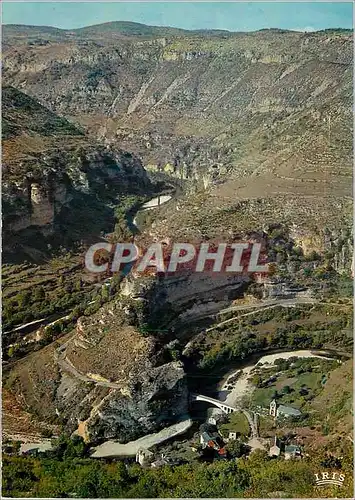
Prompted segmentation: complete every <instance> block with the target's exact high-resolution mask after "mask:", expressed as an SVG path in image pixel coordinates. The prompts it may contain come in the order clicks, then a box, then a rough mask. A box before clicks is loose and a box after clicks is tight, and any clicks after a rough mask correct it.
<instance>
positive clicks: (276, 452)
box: [269, 436, 281, 457]
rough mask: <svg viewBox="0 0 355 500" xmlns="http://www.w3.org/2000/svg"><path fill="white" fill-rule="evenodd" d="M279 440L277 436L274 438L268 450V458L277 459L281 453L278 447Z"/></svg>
mask: <svg viewBox="0 0 355 500" xmlns="http://www.w3.org/2000/svg"><path fill="white" fill-rule="evenodd" d="M279 444H280V443H279V440H278V439H277V436H275V438H274V444H273V445H272V446H271V447H270V450H269V456H270V457H279V456H280V453H281V448H280V446H279Z"/></svg>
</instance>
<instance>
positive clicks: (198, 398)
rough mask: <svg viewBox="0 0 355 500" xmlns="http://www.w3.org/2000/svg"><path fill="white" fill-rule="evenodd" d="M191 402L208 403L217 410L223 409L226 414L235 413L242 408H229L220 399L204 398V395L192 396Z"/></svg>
mask: <svg viewBox="0 0 355 500" xmlns="http://www.w3.org/2000/svg"><path fill="white" fill-rule="evenodd" d="M190 401H206V402H207V403H211V404H212V405H214V406H217V408H219V409H221V410H222V411H223V412H224V413H228V414H229V413H233V412H234V411H239V410H240V408H234V407H233V406H228V405H226V404H225V403H223V401H219V400H218V399H214V398H210V397H209V396H204V395H203V394H190Z"/></svg>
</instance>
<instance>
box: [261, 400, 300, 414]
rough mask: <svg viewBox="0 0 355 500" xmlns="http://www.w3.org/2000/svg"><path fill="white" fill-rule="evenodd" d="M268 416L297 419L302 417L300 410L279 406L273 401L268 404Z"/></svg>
mask: <svg viewBox="0 0 355 500" xmlns="http://www.w3.org/2000/svg"><path fill="white" fill-rule="evenodd" d="M269 415H271V416H272V417H275V418H277V417H286V418H288V417H299V416H301V415H302V413H301V412H300V410H297V408H292V407H291V406H285V405H279V404H278V403H277V401H276V400H275V399H273V400H272V401H271V402H270V407H269Z"/></svg>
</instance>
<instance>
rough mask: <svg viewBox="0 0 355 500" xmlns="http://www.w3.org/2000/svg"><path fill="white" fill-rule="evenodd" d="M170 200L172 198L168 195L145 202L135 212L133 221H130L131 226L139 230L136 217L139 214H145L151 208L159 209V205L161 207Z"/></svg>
mask: <svg viewBox="0 0 355 500" xmlns="http://www.w3.org/2000/svg"><path fill="white" fill-rule="evenodd" d="M171 198H172V196H171V195H170V194H163V195H161V196H156V197H155V198H152V199H151V200H149V201H147V202H146V203H143V205H141V206H140V207H139V209H138V210H137V213H136V214H135V216H134V218H133V221H132V223H133V226H134V227H135V228H136V230H139V229H138V226H137V217H138V215H139V214H140V213H142V212H145V211H147V210H152V209H153V208H157V207H160V206H161V205H163V204H164V203H166V202H167V201H170V200H171Z"/></svg>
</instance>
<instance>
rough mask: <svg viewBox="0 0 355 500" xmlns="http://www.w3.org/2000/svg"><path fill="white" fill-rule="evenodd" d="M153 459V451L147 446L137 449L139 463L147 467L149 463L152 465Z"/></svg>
mask: <svg viewBox="0 0 355 500" xmlns="http://www.w3.org/2000/svg"><path fill="white" fill-rule="evenodd" d="M153 459H154V454H153V453H152V452H151V451H149V450H147V449H145V448H140V449H139V450H138V451H137V454H136V462H137V463H139V464H140V465H141V466H142V467H147V466H148V465H150V464H151V463H152V461H153Z"/></svg>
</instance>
